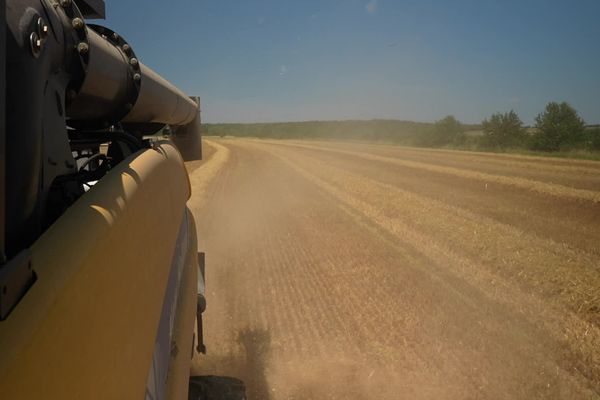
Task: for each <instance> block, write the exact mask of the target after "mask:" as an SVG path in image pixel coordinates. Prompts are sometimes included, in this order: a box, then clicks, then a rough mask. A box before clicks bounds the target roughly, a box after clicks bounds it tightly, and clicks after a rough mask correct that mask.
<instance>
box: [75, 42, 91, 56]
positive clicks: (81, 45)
mask: <svg viewBox="0 0 600 400" xmlns="http://www.w3.org/2000/svg"><path fill="white" fill-rule="evenodd" d="M88 51H90V46H89V45H88V44H87V43H84V42H81V43H79V44H78V45H77V52H79V54H86V53H87V52H88Z"/></svg>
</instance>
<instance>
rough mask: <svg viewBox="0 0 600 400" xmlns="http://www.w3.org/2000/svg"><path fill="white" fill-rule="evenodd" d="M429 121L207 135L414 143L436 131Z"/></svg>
mask: <svg viewBox="0 0 600 400" xmlns="http://www.w3.org/2000/svg"><path fill="white" fill-rule="evenodd" d="M434 126H435V124H432V123H425V122H411V121H395V120H371V121H308V122H285V123H265V124H204V132H205V134H206V135H207V136H235V137H258V138H274V139H344V140H364V141H380V142H388V143H402V144H411V143H413V142H414V140H415V138H416V137H418V136H419V135H424V134H427V133H429V132H431V131H432V130H433V129H434ZM464 127H465V131H467V132H468V131H478V130H479V132H481V126H480V125H464Z"/></svg>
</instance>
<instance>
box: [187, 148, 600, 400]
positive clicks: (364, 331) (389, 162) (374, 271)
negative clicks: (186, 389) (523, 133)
mask: <svg viewBox="0 0 600 400" xmlns="http://www.w3.org/2000/svg"><path fill="white" fill-rule="evenodd" d="M206 146H207V154H208V157H207V159H206V161H203V162H202V163H201V164H199V165H190V169H191V170H192V174H191V180H192V185H193V189H194V197H193V199H192V201H191V202H190V206H191V208H192V209H193V211H194V213H195V215H196V218H197V224H198V233H199V244H200V248H201V250H202V251H205V252H206V253H207V256H206V257H207V297H208V310H207V312H206V314H205V320H204V325H205V331H206V337H205V339H206V343H207V347H208V354H207V355H206V356H200V357H197V358H196V359H195V360H194V371H193V372H194V373H195V374H218V375H228V376H235V377H238V378H241V379H243V380H244V381H245V382H246V384H247V386H248V395H249V398H250V399H273V400H275V399H542V398H543V399H546V398H548V399H597V398H600V240H599V239H600V163H598V162H591V161H572V160H562V159H545V158H536V157H527V156H516V155H495V154H482V153H470V152H453V151H442V150H421V149H411V148H403V147H395V146H383V145H364V144H350V143H335V142H309V141H298V142H292V141H262V140H246V139H244V140H242V139H235V140H234V139H211V140H209V141H208V142H207V143H206Z"/></svg>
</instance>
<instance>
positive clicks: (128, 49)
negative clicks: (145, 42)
mask: <svg viewBox="0 0 600 400" xmlns="http://www.w3.org/2000/svg"><path fill="white" fill-rule="evenodd" d="M122 49H123V51H124V52H125V53H127V54H129V53H130V52H131V46H130V45H128V44H124V45H123V47H122Z"/></svg>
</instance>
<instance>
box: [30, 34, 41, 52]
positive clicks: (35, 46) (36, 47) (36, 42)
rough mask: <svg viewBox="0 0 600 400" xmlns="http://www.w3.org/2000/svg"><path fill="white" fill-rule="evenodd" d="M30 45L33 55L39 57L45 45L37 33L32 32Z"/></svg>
mask: <svg viewBox="0 0 600 400" xmlns="http://www.w3.org/2000/svg"><path fill="white" fill-rule="evenodd" d="M29 45H30V47H31V54H33V55H34V56H35V57H38V56H39V55H40V53H41V52H42V45H43V43H42V40H41V39H40V37H39V36H38V34H37V33H36V32H32V33H31V35H30V36H29Z"/></svg>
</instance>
